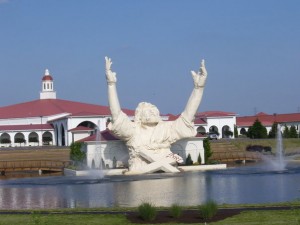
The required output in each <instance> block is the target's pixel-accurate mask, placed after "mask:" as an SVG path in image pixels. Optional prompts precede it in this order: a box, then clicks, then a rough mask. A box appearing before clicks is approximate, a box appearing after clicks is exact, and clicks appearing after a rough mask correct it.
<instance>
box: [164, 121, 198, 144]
mask: <svg viewBox="0 0 300 225" xmlns="http://www.w3.org/2000/svg"><path fill="white" fill-rule="evenodd" d="M170 125H171V127H170V129H169V132H170V137H169V138H170V142H171V143H174V142H176V141H178V140H180V139H183V138H189V137H194V136H195V135H196V133H197V132H196V130H195V128H194V123H193V122H190V121H189V120H187V119H186V118H185V117H184V116H183V115H181V116H180V117H178V118H177V119H176V120H175V121H173V122H171V124H170Z"/></svg>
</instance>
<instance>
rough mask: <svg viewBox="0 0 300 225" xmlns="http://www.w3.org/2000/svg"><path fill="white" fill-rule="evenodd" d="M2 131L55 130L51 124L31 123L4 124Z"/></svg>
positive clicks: (0, 128)
mask: <svg viewBox="0 0 300 225" xmlns="http://www.w3.org/2000/svg"><path fill="white" fill-rule="evenodd" d="M0 130H1V132H5V131H22V130H24V131H26V130H53V127H52V125H51V124H29V125H2V126H0Z"/></svg>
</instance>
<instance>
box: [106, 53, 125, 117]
mask: <svg viewBox="0 0 300 225" xmlns="http://www.w3.org/2000/svg"><path fill="white" fill-rule="evenodd" d="M111 65H112V61H111V59H110V58H108V57H105V75H106V81H107V88H108V102H109V107H110V111H111V115H112V119H113V120H115V119H116V118H117V116H118V115H119V113H120V111H121V106H120V103H119V98H118V93H117V87H116V83H117V76H116V75H117V74H116V73H115V72H113V71H112V70H111Z"/></svg>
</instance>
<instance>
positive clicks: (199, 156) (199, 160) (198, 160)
mask: <svg viewBox="0 0 300 225" xmlns="http://www.w3.org/2000/svg"><path fill="white" fill-rule="evenodd" d="M201 161H202V159H201V155H200V153H199V155H198V159H197V162H198V163H199V165H201Z"/></svg>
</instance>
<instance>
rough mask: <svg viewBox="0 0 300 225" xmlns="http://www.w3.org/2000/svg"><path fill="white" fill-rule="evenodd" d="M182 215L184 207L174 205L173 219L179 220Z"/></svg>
mask: <svg viewBox="0 0 300 225" xmlns="http://www.w3.org/2000/svg"><path fill="white" fill-rule="evenodd" d="M181 214H182V207H181V206H180V205H178V204H173V205H172V206H171V208H170V215H171V216H172V217H173V218H179V217H180V216H181Z"/></svg>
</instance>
